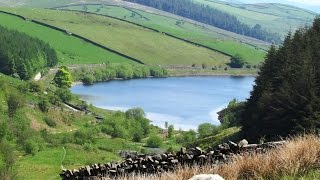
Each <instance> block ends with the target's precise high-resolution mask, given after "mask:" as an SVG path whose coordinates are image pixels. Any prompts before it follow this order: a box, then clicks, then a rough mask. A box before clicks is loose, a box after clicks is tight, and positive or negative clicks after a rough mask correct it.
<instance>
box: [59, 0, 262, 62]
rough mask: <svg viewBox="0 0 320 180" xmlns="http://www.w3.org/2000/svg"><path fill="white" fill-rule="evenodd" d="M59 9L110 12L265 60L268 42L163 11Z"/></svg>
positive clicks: (104, 7)
mask: <svg viewBox="0 0 320 180" xmlns="http://www.w3.org/2000/svg"><path fill="white" fill-rule="evenodd" d="M59 9H67V10H76V11H86V12H91V13H96V14H101V15H107V16H112V17H116V18H119V19H123V20H126V21H129V22H133V23H136V24H140V25H143V26H146V27H149V28H153V29H156V30H159V31H161V32H166V33H169V34H172V35H174V36H177V37H179V38H183V39H187V40H189V41H192V42H196V43H199V44H202V45H205V46H208V47H210V48H213V49H217V50H219V51H222V52H224V53H226V54H230V55H232V56H234V55H236V54H240V55H241V56H242V57H244V58H245V59H246V60H247V61H248V62H249V63H251V64H258V63H259V62H261V61H262V60H263V59H264V55H265V52H264V51H263V50H261V49H267V44H266V43H262V42H260V41H257V40H254V39H250V38H248V37H245V36H240V35H236V34H234V33H233V34H232V33H227V31H225V32H222V33H221V32H220V31H221V30H220V31H219V30H218V29H215V28H213V27H207V26H203V25H200V24H199V23H198V24H194V23H190V22H188V21H186V20H183V18H180V19H177V18H174V17H168V16H164V15H161V14H156V13H152V12H150V11H143V10H139V9H132V8H127V7H119V6H113V5H70V6H67V7H62V8H59Z"/></svg>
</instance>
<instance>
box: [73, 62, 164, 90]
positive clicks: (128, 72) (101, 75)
mask: <svg viewBox="0 0 320 180" xmlns="http://www.w3.org/2000/svg"><path fill="white" fill-rule="evenodd" d="M72 75H73V77H74V80H81V81H82V82H83V83H84V84H87V85H90V84H93V83H95V82H102V81H108V80H111V79H115V78H122V79H132V78H145V77H148V76H153V77H166V76H167V75H168V72H167V71H166V70H165V69H163V68H161V67H154V66H144V65H131V64H110V63H108V64H107V65H106V66H104V67H97V68H94V69H92V68H90V67H89V68H86V67H83V68H82V69H81V70H80V71H79V70H76V71H73V72H72Z"/></svg>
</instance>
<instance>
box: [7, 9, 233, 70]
mask: <svg viewBox="0 0 320 180" xmlns="http://www.w3.org/2000/svg"><path fill="white" fill-rule="evenodd" d="M1 10H5V11H10V12H12V13H16V14H19V15H22V16H24V17H26V18H27V19H29V20H31V19H32V20H37V21H39V22H42V23H46V24H49V25H52V26H56V27H58V28H61V29H64V30H66V31H68V32H69V33H75V34H77V35H80V36H82V37H85V38H87V39H90V40H91V41H94V42H96V43H99V44H101V45H104V46H107V47H109V48H111V49H113V50H116V51H119V52H121V53H123V54H126V55H128V56H130V57H133V58H136V59H139V60H140V61H142V62H144V63H145V64H149V65H189V66H190V65H191V64H193V63H196V64H202V63H205V64H207V65H212V66H223V65H225V64H226V63H228V62H229V59H230V57H229V56H226V55H223V54H221V53H219V52H216V51H212V50H209V49H207V48H202V47H198V46H195V45H192V44H190V43H186V42H183V41H181V40H177V39H174V38H171V37H169V36H167V35H164V34H162V33H158V32H154V31H151V30H148V29H145V28H142V27H139V26H136V25H133V24H130V23H126V22H123V21H120V20H116V19H113V18H108V17H103V16H98V15H91V14H85V13H79V12H65V11H58V10H48V9H30V8H19V9H12V8H1ZM93 30H94V33H93Z"/></svg>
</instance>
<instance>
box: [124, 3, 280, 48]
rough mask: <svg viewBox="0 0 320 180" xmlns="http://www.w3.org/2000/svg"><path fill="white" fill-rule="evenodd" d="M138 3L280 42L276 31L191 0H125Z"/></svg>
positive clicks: (265, 39)
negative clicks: (249, 23) (273, 31)
mask: <svg viewBox="0 0 320 180" xmlns="http://www.w3.org/2000/svg"><path fill="white" fill-rule="evenodd" d="M126 1H130V2H134V3H138V4H143V5H146V6H150V7H153V8H156V9H160V10H163V11H166V12H170V13H172V14H176V15H179V16H183V17H186V18H189V19H192V20H195V21H198V22H202V23H205V24H209V25H212V26H215V27H218V28H221V29H224V30H227V31H231V32H234V33H237V34H241V35H245V36H250V37H253V38H256V39H260V40H263V41H267V42H275V43H280V42H281V38H280V35H279V34H277V33H272V32H268V31H266V30H264V29H263V28H262V27H261V25H259V24H256V25H255V26H253V27H250V26H249V25H247V24H244V23H241V22H240V21H239V20H238V19H237V18H236V17H235V16H233V15H230V14H228V13H225V12H223V11H220V10H218V9H215V8H212V7H210V6H208V5H207V6H205V5H203V4H198V3H195V2H193V1H191V0H175V1H172V0H153V1H150V0H126Z"/></svg>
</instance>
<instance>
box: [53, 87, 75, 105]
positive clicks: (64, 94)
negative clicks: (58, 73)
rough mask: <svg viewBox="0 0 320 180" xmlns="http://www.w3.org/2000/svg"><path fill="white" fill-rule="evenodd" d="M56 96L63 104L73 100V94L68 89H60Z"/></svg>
mask: <svg viewBox="0 0 320 180" xmlns="http://www.w3.org/2000/svg"><path fill="white" fill-rule="evenodd" d="M54 94H55V95H56V96H58V97H59V98H60V99H61V101H63V102H68V101H71V100H72V94H71V92H70V90H69V89H67V88H58V89H57V90H56V92H55V93H54Z"/></svg>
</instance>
